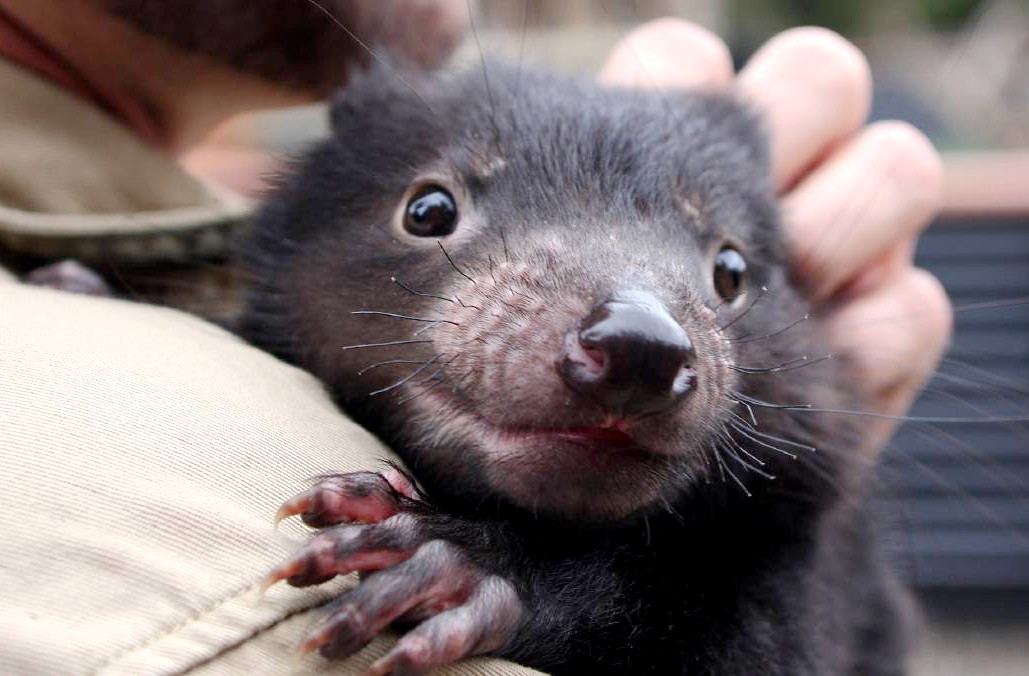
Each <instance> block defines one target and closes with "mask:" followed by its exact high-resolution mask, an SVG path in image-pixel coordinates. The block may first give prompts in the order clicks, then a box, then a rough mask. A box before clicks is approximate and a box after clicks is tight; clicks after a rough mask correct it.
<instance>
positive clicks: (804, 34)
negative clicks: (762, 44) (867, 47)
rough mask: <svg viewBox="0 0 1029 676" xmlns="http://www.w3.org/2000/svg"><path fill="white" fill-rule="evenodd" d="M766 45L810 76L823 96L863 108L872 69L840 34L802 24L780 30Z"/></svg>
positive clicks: (868, 91)
mask: <svg viewBox="0 0 1029 676" xmlns="http://www.w3.org/2000/svg"><path fill="white" fill-rule="evenodd" d="M770 44H774V45H775V47H776V48H777V49H779V50H781V51H782V55H783V57H784V58H785V59H787V60H788V61H789V62H790V64H792V65H795V66H796V67H797V70H796V72H797V73H798V74H801V75H803V76H804V77H807V78H810V79H811V80H812V81H813V83H814V84H815V85H816V86H818V87H819V88H820V89H822V90H824V93H825V94H826V95H831V96H837V97H841V98H842V99H843V100H844V101H845V102H846V103H850V104H855V103H856V104H859V105H860V107H861V108H862V110H864V109H865V108H867V106H868V104H869V101H870V99H871V92H872V71H871V68H870V67H869V65H868V60H867V59H866V58H865V55H864V54H863V53H862V52H861V50H859V49H858V48H857V47H855V46H854V45H853V44H852V43H851V42H849V41H848V40H846V39H845V38H844V37H843V36H841V35H840V34H838V33H835V32H833V31H831V30H829V29H826V28H819V27H815V26H803V27H800V28H792V29H790V30H787V31H784V32H782V33H780V34H779V35H778V36H776V37H775V38H773V39H772V42H771V43H770Z"/></svg>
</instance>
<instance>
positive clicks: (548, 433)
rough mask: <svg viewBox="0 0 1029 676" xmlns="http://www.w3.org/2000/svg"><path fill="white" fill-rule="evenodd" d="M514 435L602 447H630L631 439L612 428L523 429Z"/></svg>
mask: <svg viewBox="0 0 1029 676" xmlns="http://www.w3.org/2000/svg"><path fill="white" fill-rule="evenodd" d="M515 434H522V435H526V436H534V437H543V438H546V437H553V438H557V439H563V440H565V441H573V442H577V443H581V444H600V445H604V446H631V445H633V439H632V437H631V436H629V435H628V434H626V433H625V432H623V431H622V430H619V429H615V428H613V427H569V428H564V429H540V428H535V429H523V430H518V431H517V432H515Z"/></svg>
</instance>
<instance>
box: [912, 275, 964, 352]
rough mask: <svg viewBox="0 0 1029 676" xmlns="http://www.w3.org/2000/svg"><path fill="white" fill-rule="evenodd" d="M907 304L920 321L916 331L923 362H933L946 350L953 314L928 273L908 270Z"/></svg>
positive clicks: (941, 291)
mask: <svg viewBox="0 0 1029 676" xmlns="http://www.w3.org/2000/svg"><path fill="white" fill-rule="evenodd" d="M907 286H908V292H907V293H908V302H909V303H910V304H911V305H912V306H913V307H914V308H915V309H916V310H915V311H916V312H917V313H918V315H917V316H919V317H920V321H918V322H917V325H916V327H917V328H916V329H915V330H916V331H917V332H918V339H919V342H920V344H921V345H923V346H924V347H925V351H924V354H925V355H926V359H929V360H932V361H933V362H935V361H936V360H937V359H938V358H939V356H940V355H941V354H942V353H943V351H944V350H945V349H946V347H947V344H948V342H949V341H950V336H951V333H952V332H953V329H954V310H953V308H952V307H951V304H950V299H949V298H948V297H947V292H946V291H945V290H944V288H943V284H941V283H940V280H938V279H937V278H936V277H935V276H934V275H933V274H932V273H930V272H929V271H927V270H923V269H922V268H912V269H911V270H910V271H909V272H908V275H907Z"/></svg>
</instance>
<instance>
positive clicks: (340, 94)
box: [329, 57, 432, 136]
mask: <svg viewBox="0 0 1029 676" xmlns="http://www.w3.org/2000/svg"><path fill="white" fill-rule="evenodd" d="M385 58H386V57H382V59H383V60H381V61H379V60H377V61H375V62H374V63H373V64H372V65H371V66H369V67H368V68H365V69H361V70H359V71H355V72H354V73H353V74H352V75H351V76H350V77H349V78H347V80H348V84H347V85H346V86H345V87H343V88H342V89H340V90H339V91H337V92H336V94H335V95H334V96H333V98H332V102H331V106H330V109H329V123H330V125H331V127H332V131H333V133H335V134H337V135H341V136H347V135H348V132H350V131H352V130H353V129H354V127H355V125H361V124H364V123H367V121H368V120H369V119H378V120H382V118H383V117H384V116H385V117H389V118H396V119H404V120H407V121H408V122H409V123H417V121H418V120H419V119H420V118H421V117H422V116H424V115H425V114H426V113H427V112H429V108H428V106H427V100H426V94H425V93H423V92H422V91H420V88H421V87H424V86H425V84H426V83H427V82H428V81H429V80H430V79H431V78H432V75H430V74H428V73H426V72H425V71H420V70H417V69H412V68H404V67H402V66H400V65H397V64H394V63H390V62H389V61H388V60H385Z"/></svg>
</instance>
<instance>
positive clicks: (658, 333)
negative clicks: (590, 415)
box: [558, 291, 697, 415]
mask: <svg viewBox="0 0 1029 676" xmlns="http://www.w3.org/2000/svg"><path fill="white" fill-rule="evenodd" d="M695 359H696V352H695V351H694V349H693V343H692V342H691V341H690V338H689V336H688V335H686V331H685V330H684V329H683V328H682V326H680V325H679V322H677V321H675V318H674V317H672V315H671V314H669V312H668V311H667V310H666V309H665V308H664V306H663V305H661V303H660V301H658V300H657V298H655V297H654V296H653V295H651V294H649V293H647V292H644V291H623V292H620V293H618V294H615V295H614V296H612V297H611V298H610V299H609V300H607V301H605V302H603V303H601V304H600V305H598V306H596V307H595V308H593V310H592V311H591V312H590V313H589V314H588V315H586V317H585V318H584V319H583V320H582V322H581V323H580V324H579V326H578V328H576V329H574V330H573V331H571V332H570V333H569V334H568V335H567V336H565V343H564V345H563V347H562V350H561V356H560V358H559V359H558V370H559V371H560V373H561V377H562V378H563V379H564V381H565V382H566V383H567V384H568V386H569V387H571V388H572V389H574V390H576V391H577V392H579V393H581V394H583V395H584V396H587V397H589V398H590V399H592V400H593V401H595V402H597V403H598V404H600V405H602V406H604V407H605V408H606V409H607V410H608V411H610V412H613V413H619V414H623V415H643V414H647V413H654V412H657V411H661V410H664V409H666V408H669V407H671V406H672V405H673V404H675V403H677V402H678V401H680V400H681V399H682V398H683V397H685V396H686V395H687V394H688V393H689V392H691V391H692V390H694V389H695V388H696V381H697V376H696V371H695V370H694V365H695V364H694V362H695Z"/></svg>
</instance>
